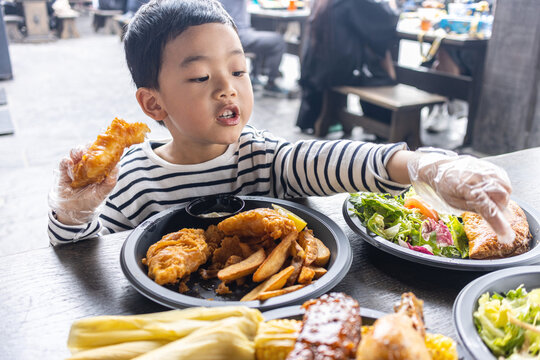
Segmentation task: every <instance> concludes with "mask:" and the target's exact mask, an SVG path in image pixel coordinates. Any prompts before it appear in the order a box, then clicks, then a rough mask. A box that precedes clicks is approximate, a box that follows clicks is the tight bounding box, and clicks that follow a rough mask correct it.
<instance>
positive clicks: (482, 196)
mask: <svg viewBox="0 0 540 360" xmlns="http://www.w3.org/2000/svg"><path fill="white" fill-rule="evenodd" d="M407 167H408V170H409V177H410V179H411V184H412V185H413V187H414V189H415V191H416V192H417V193H418V195H420V197H422V198H423V199H424V200H426V201H427V202H428V203H429V204H430V205H431V206H432V207H433V208H434V209H435V210H437V211H438V212H441V213H446V214H453V215H458V216H459V215H461V214H462V213H463V211H472V212H476V213H478V214H480V215H481V216H482V217H483V218H484V219H485V220H486V221H487V222H488V223H489V225H490V226H491V227H492V228H493V230H494V231H495V233H496V234H497V237H498V239H499V241H501V242H503V243H510V242H512V241H513V240H514V238H515V233H514V231H513V230H512V228H511V227H510V224H509V222H508V220H507V219H506V217H505V216H504V212H505V209H506V206H507V205H508V201H509V200H510V193H511V192H512V186H511V185H510V179H509V178H508V175H507V174H506V172H505V171H504V170H503V169H502V168H500V167H498V166H496V165H494V164H492V163H490V162H488V161H485V160H480V159H477V158H474V157H472V156H457V155H456V154H453V155H447V154H446V155H445V154H440V153H422V152H417V154H416V156H414V157H413V158H412V159H411V160H409V161H408V163H407Z"/></svg>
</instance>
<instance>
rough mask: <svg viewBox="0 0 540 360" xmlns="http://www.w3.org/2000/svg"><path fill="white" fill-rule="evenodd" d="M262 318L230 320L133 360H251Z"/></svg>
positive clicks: (217, 323)
mask: <svg viewBox="0 0 540 360" xmlns="http://www.w3.org/2000/svg"><path fill="white" fill-rule="evenodd" d="M261 321H262V316H260V317H254V316H243V317H238V316H236V317H231V318H228V319H223V320H219V321H215V322H214V323H213V324H212V325H209V326H206V327H204V328H201V329H199V330H197V331H194V332H193V333H191V334H190V335H188V336H186V337H184V338H182V339H179V340H176V341H173V342H170V343H168V344H167V345H165V346H162V347H160V348H157V349H156V350H153V351H150V352H147V353H146V354H143V355H141V356H138V357H136V358H135V359H136V360H228V359H235V360H253V358H254V355H255V346H254V343H253V339H254V338H255V335H256V333H257V328H258V326H259V322H261Z"/></svg>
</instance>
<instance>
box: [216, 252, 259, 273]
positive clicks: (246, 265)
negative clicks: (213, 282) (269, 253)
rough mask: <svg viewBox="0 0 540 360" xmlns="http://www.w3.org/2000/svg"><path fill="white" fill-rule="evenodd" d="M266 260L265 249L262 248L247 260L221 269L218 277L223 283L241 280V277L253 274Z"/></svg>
mask: <svg viewBox="0 0 540 360" xmlns="http://www.w3.org/2000/svg"><path fill="white" fill-rule="evenodd" d="M265 258H266V254H265V253H264V249H263V248H260V249H259V250H258V251H256V252H254V253H253V254H251V256H250V257H248V258H247V259H245V260H242V261H240V262H238V263H236V264H233V265H230V266H228V267H226V268H224V269H221V270H220V271H219V272H218V274H217V276H218V278H219V279H220V280H222V281H230V280H236V279H240V278H241V277H244V276H246V275H249V274H252V273H253V272H254V271H255V270H256V269H257V268H258V267H259V266H260V265H261V264H262V263H263V261H264V259H265Z"/></svg>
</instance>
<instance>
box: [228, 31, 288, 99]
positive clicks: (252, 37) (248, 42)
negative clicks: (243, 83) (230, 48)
mask: <svg viewBox="0 0 540 360" xmlns="http://www.w3.org/2000/svg"><path fill="white" fill-rule="evenodd" d="M239 35H240V40H241V41H242V46H244V51H245V52H250V53H254V54H255V59H254V62H255V64H254V65H253V66H254V69H255V71H263V69H267V75H268V81H267V83H266V85H265V86H264V88H265V89H266V90H268V91H271V92H275V93H285V94H286V93H287V92H286V91H284V90H283V89H281V88H280V87H279V86H278V85H277V84H276V79H277V78H278V77H280V76H281V73H280V71H279V65H280V64H281V59H282V58H283V54H285V50H286V48H287V45H286V44H285V40H284V39H283V36H282V35H280V34H278V33H276V32H272V31H256V30H254V29H246V30H241V31H240V32H239ZM257 75H259V73H255V74H252V76H257Z"/></svg>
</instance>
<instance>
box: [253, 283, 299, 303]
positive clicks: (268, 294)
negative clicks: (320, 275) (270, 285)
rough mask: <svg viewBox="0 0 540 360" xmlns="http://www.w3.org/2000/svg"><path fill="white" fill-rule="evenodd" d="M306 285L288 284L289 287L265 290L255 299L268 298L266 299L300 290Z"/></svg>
mask: <svg viewBox="0 0 540 360" xmlns="http://www.w3.org/2000/svg"><path fill="white" fill-rule="evenodd" d="M304 286H306V285H303V284H298V285H293V286H288V287H286V288H283V289H278V290H269V291H264V292H262V293H260V294H259V296H257V298H256V299H255V300H266V299H270V298H272V297H276V296H280V295H285V294H288V293H291V292H293V291H296V290H300V289H301V288H303V287H304Z"/></svg>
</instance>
